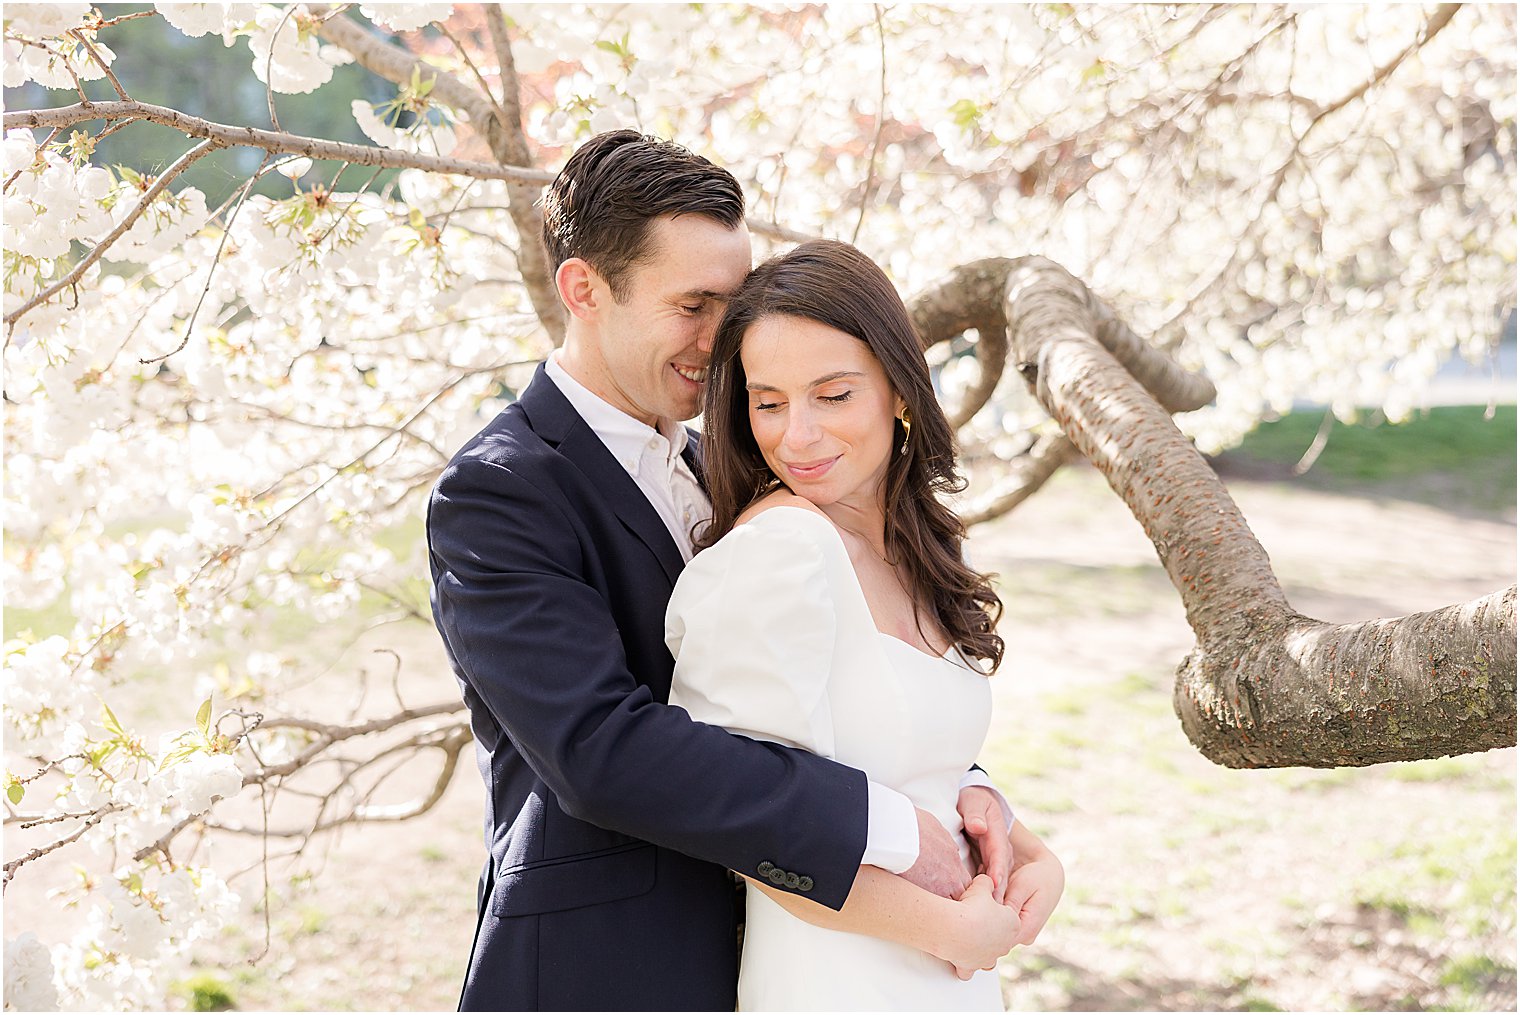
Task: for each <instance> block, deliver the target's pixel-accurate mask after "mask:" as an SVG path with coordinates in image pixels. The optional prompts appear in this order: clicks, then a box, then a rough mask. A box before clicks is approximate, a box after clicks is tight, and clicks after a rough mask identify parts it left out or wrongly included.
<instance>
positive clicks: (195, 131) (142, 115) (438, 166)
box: [4, 102, 554, 184]
mask: <svg viewBox="0 0 1520 1015" xmlns="http://www.w3.org/2000/svg"><path fill="white" fill-rule="evenodd" d="M122 118H126V119H132V120H147V121H149V122H150V123H161V124H163V125H164V126H166V127H173V128H174V129H175V130H178V131H181V132H183V133H185V134H189V135H190V136H192V137H204V138H210V139H212V140H215V141H216V142H218V144H219V146H223V147H234V146H242V147H248V148H262V149H264V150H265V151H267V152H274V153H276V154H281V155H305V156H306V157H307V158H313V159H334V160H337V161H342V162H352V163H355V164H356V165H361V166H383V167H386V168H389V169H422V170H425V171H427V172H430V173H450V174H453V175H455V176H473V177H475V178H477V179H482V180H508V181H518V182H522V183H532V184H544V183H548V182H549V181H550V180H552V179H553V178H554V176H553V174H552V173H545V172H542V171H540V170H536V169H520V168H517V167H514V166H500V165H494V164H492V163H490V162H469V161H466V160H464V159H450V158H443V157H442V156H438V155H423V154H421V153H420V152H404V151H400V150H398V149H395V148H380V147H377V146H371V145H358V144H350V143H349V142H347V141H327V140H324V139H322V138H314V137H302V136H301V135H299V134H290V133H286V132H284V131H276V130H259V129H258V128H255V127H233V126H229V125H228V124H223V123H212V122H211V121H210V120H202V119H201V118H200V117H196V116H190V115H188V114H185V113H181V112H180V111H179V110H177V109H170V108H168V107H166V106H154V105H151V104H149V103H146V102H89V103H85V102H81V103H77V104H75V105H72V106H61V107H58V108H56V109H27V110H20V111H18V112H13V113H6V114H5V117H4V124H5V129H6V130H10V129H11V128H13V127H67V126H69V125H71V124H75V123H79V122H81V121H84V120H116V119H122Z"/></svg>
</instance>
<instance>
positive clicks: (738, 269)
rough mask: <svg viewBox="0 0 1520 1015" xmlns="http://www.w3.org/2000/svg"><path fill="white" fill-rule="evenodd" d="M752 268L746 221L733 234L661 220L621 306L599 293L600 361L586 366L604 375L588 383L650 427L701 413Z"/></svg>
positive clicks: (719, 226) (688, 218) (707, 221)
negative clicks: (721, 332) (733, 304)
mask: <svg viewBox="0 0 1520 1015" xmlns="http://www.w3.org/2000/svg"><path fill="white" fill-rule="evenodd" d="M749 268H750V247H749V230H747V229H745V227H744V225H743V224H742V223H741V224H740V225H739V226H738V228H735V229H730V228H729V227H728V226H725V225H724V224H723V223H721V222H719V221H717V220H716V219H712V218H708V217H707V216H705V215H679V216H674V217H671V216H664V217H661V218H658V219H655V220H654V221H653V222H652V223H651V224H650V227H649V254H648V256H647V257H646V258H645V259H644V261H643V263H641V264H639V265H636V266H634V267H633V268H632V269H630V271H629V274H628V278H627V285H626V287H625V290H624V298H623V301H622V302H618V301H616V300H614V299H612V298H611V291H610V289H604V290H602V291H600V292H599V293H598V297H599V307H598V323H599V325H600V327H599V328H598V329H597V336H598V337H597V340H596V341H595V343H594V344H595V346H596V348H595V350H594V355H592V356H589V357H587V360H599V361H600V362H599V363H594V362H588V363H587V365H588V366H591V367H592V368H593V372H600V374H601V376H600V377H598V378H596V380H597V382H598V383H588V385H587V386H588V387H591V388H592V390H594V391H596V393H597V394H599V395H601V396H602V397H603V398H604V399H606V400H607V401H608V402H610V403H612V404H613V405H614V406H616V407H617V408H619V409H621V410H623V411H624V412H626V413H628V414H629V415H630V416H633V417H634V418H635V419H640V420H643V421H644V422H646V423H649V424H651V425H653V423H654V421H655V420H656V419H658V418H661V417H663V418H666V419H690V418H692V417H693V416H695V415H696V414H697V413H698V412H700V411H701V408H702V387H703V384H704V383H705V381H706V380H707V361H708V357H709V356H710V354H711V352H712V340H713V334H714V333H715V332H716V331H717V328H718V321H719V320H720V319H721V318H722V316H723V310H724V307H725V306H726V304H727V302H728V297H729V296H730V295H732V294H733V292H734V291H735V290H736V289H738V288H739V285H740V283H742V282H743V281H744V276H745V275H747V274H749ZM597 281H598V284H600V285H602V286H605V283H603V282H601V280H600V279H598V280H597ZM585 351H586V352H588V353H590V352H592V350H590V349H587V350H585ZM598 367H599V368H600V370H599V371H598V370H597V368H598ZM587 380H588V379H586V378H583V379H582V383H587Z"/></svg>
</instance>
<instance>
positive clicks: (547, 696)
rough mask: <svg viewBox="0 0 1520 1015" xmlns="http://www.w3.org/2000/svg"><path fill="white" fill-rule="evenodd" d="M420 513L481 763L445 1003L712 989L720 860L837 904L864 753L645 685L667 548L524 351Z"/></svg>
mask: <svg viewBox="0 0 1520 1015" xmlns="http://www.w3.org/2000/svg"><path fill="white" fill-rule="evenodd" d="M427 533H428V549H429V555H430V566H431V569H432V576H433V615H434V618H435V620H436V622H437V625H438V629H439V631H440V632H441V633H442V635H443V640H444V644H445V646H446V648H447V651H448V655H449V659H450V662H451V663H452V665H453V667H454V671H455V675H456V676H457V678H458V680H459V685H460V688H461V690H462V691H463V694H464V699H465V702H466V704H467V705H468V706H469V710H470V722H471V726H472V728H473V730H474V735H475V743H476V755H477V760H478V762H479V765H480V773H481V776H482V777H483V778H484V780H485V785H486V829H485V832H486V843H487V847H488V849H489V852H490V857H489V859H488V861H487V863H486V868H485V872H484V873H483V875H482V879H481V892H480V898H479V900H478V901H479V925H478V929H477V931H476V937H475V945H474V948H473V949H472V952H471V956H470V962H469V969H468V972H467V974H466V978H465V984H464V990H463V994H462V996H461V998H460V1007H461V1008H462V1009H465V1010H489V1009H496V1010H517V1011H526V1010H609V1009H641V1010H652V1009H673V1010H707V1011H717V1010H728V1011H731V1010H733V1007H734V999H735V987H736V983H737V976H738V956H737V950H736V948H735V935H734V926H735V908H734V907H735V899H736V894H735V891H734V888H733V882H732V878H731V876H730V875H729V874H728V870H727V869H728V868H732V869H733V870H737V871H742V872H744V873H747V874H754V875H757V876H766V875H769V876H770V877H771V880H773V881H776V880H778V875H784V874H786V873H788V872H789V873H790V874H792V875H796V876H795V877H789V878H786V879H785V880H784V881H783V883H782V885H781V887H783V888H787V889H789V890H792V891H797V892H801V891H803V889H806V890H807V896H806V897H808V898H810V899H812V900H814V901H816V902H819V903H822V904H824V905H827V906H830V907H833V908H836V909H837V908H838V907H839V906H841V905H843V903H844V899H845V897H846V896H847V895H848V894H849V890H850V886H851V884H852V883H853V880H854V877H855V873H856V870H857V869H858V867H859V864H860V858H861V854H862V852H863V850H864V848H865V838H866V781H865V776H864V775H863V774H862V773H861V772H859V771H857V770H855V769H852V768H847V767H845V766H842V765H839V764H837V763H834V762H831V761H828V760H825V759H822V758H818V757H815V756H814V755H811V754H809V753H807V752H804V751H797V750H792V749H789V748H784V747H780V746H778V745H775V744H768V743H762V742H758V741H754V740H749V739H746V738H744V737H739V736H734V735H731V734H729V733H727V732H725V731H724V730H722V729H719V728H716V727H712V726H707V725H704V724H702V723H698V722H694V721H692V720H691V719H690V718H689V717H688V716H687V715H686V713H685V712H684V711H683V710H681V709H680V708H677V707H673V706H670V705H667V704H665V702H666V700H667V698H668V695H669V693H670V678H671V671H672V669H673V668H674V662H673V660H672V658H671V655H670V652H669V650H668V649H667V648H666V647H665V641H664V615H665V607H666V604H667V603H668V601H669V599H670V594H671V590H672V588H673V587H674V584H675V580H676V578H677V576H678V575H679V574H680V571H681V568H682V567H683V562H682V558H681V554H680V551H679V550H678V549H677V548H676V545H675V543H674V541H673V540H672V539H671V537H670V534H669V532H668V531H667V530H666V528H665V525H664V523H663V522H662V521H661V520H660V517H659V515H658V514H657V513H656V512H655V509H654V508H653V507H652V506H651V505H650V503H649V501H648V500H647V499H646V498H645V497H644V495H643V493H642V492H641V491H640V490H639V488H638V486H637V484H636V483H635V482H634V481H633V479H632V478H631V477H630V476H629V475H628V473H627V472H626V471H624V469H623V468H622V466H621V465H619V464H618V462H617V460H616V459H615V458H614V457H613V456H612V454H611V452H609V451H608V450H607V448H606V446H605V445H604V444H603V443H602V441H601V439H600V438H599V437H598V436H597V435H596V433H595V432H594V431H593V430H592V429H591V427H590V426H589V425H588V424H587V423H586V422H585V421H584V420H582V419H581V417H580V416H579V415H578V414H577V413H576V412H575V410H574V409H573V408H572V407H571V405H570V403H569V402H568V401H567V400H566V399H565V397H564V395H563V394H561V393H560V391H559V389H558V388H557V387H556V386H555V385H554V383H553V382H552V381H551V380H550V379H549V378H548V377H547V376H546V375H545V373H544V370H543V368H542V367H540V368H539V370H538V372H537V374H536V375H535V376H534V378H533V381H532V383H531V384H529V386H528V388H527V389H526V391H525V392H524V393H523V395H522V398H521V399H520V400H519V401H518V402H516V403H514V404H513V405H511V406H509V407H508V408H507V409H505V410H504V411H503V412H502V413H501V414H500V415H498V416H497V417H496V418H495V419H494V420H493V421H492V422H491V423H490V425H488V426H487V427H486V428H485V429H484V430H482V431H481V432H480V433H479V434H477V435H476V436H475V437H474V438H473V439H471V440H470V441H469V442H468V443H467V444H466V445H465V446H464V448H463V449H461V450H460V452H459V453H458V454H457V455H456V456H455V457H454V459H453V460H452V461H451V462H450V463H449V466H448V468H447V469H445V471H444V473H443V475H442V476H441V477H440V479H439V480H438V484H437V486H436V487H435V488H434V491H433V496H432V500H431V502H430V504H429V507H428V522H427ZM777 637H785V632H780V631H778V632H777ZM762 866H763V870H762Z"/></svg>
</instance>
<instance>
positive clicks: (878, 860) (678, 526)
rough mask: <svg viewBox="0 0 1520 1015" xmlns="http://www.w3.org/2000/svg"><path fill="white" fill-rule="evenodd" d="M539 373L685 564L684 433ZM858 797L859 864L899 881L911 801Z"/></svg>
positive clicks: (554, 374) (690, 490)
mask: <svg viewBox="0 0 1520 1015" xmlns="http://www.w3.org/2000/svg"><path fill="white" fill-rule="evenodd" d="M544 372H545V373H547V374H548V375H549V379H550V380H551V381H553V382H554V385H555V387H557V388H559V390H560V393H561V394H562V395H564V396H565V400H566V401H568V402H569V403H570V406H571V408H573V409H574V410H575V411H576V413H577V414H578V415H579V416H580V417H581V419H583V420H585V421H586V423H587V425H588V426H590V427H591V429H592V430H593V431H594V432H595V433H596V435H597V437H599V438H601V441H602V444H603V445H605V446H606V448H607V450H608V451H610V452H611V453H612V457H613V458H616V459H617V461H618V464H619V465H621V466H622V467H623V468H624V469H625V470H627V472H628V475H629V476H630V477H631V478H632V479H633V481H634V482H635V483H636V484H638V487H639V490H640V491H641V492H642V493H643V494H644V496H645V497H647V498H648V499H649V503H650V505H652V506H653V507H654V509H655V511H656V512H657V513H658V514H659V516H660V520H661V521H663V522H664V523H665V527H666V528H667V529H668V530H669V531H670V535H671V538H672V539H673V540H675V544H676V546H677V548H679V549H680V551H681V557H682V559H683V560H686V561H690V560H691V557H692V537H691V532H692V527H693V526H694V525H699V524H701V523H704V522H706V521H707V519H708V518H709V517H710V516H711V514H712V504H711V503H710V502H709V501H708V499H707V495H706V494H705V493H703V492H702V487H701V485H700V484H698V483H697V478H696V476H694V475H693V474H692V472H691V469H690V468H689V467H688V466H687V464H686V459H685V458H683V457H681V452H682V451H684V450H685V448H686V440H687V436H686V427H684V426H683V425H681V424H680V423H679V422H676V421H674V420H666V419H662V420H660V421H659V427H658V428H655V427H652V426H649V425H648V424H646V423H643V422H641V421H639V420H636V419H634V418H633V417H632V416H630V415H628V414H627V413H625V412H623V411H622V410H621V409H617V408H614V407H613V406H612V405H610V404H609V403H608V402H607V401H606V400H605V399H603V398H602V397H601V396H600V395H597V394H596V393H594V392H592V391H591V390H590V389H589V388H587V387H586V386H585V385H583V384H581V383H580V382H579V381H577V380H576V379H575V378H574V377H571V376H570V373H569V372H568V371H567V370H566V369H565V368H564V366H562V365H561V364H560V361H559V353H558V352H557V351H556V352H555V353H553V354H552V355H551V356H550V357H549V359H548V361H547V362H546V363H545V364H544ZM966 786H987V787H989V788H993V787H992V783H991V781H990V780H988V779H987V777H986V775H985V774H984V773H982V772H980V771H977V770H973V771H970V772H967V773H966V776H965V778H964V779H962V780H961V787H962V788H965V787H966ZM993 789H994V792H996V789H995V788H993ZM866 790H867V800H866V849H865V853H864V854H863V855H862V856H861V858H860V862H861V863H863V864H871V865H872V866H875V867H880V868H882V869H883V870H887V871H891V872H892V873H894V874H901V873H902V872H903V871H905V870H907V869H908V868H909V867H911V866H913V864H914V863H915V862H916V861H917V860H918V846H919V843H918V814H917V811H916V810H915V808H914V806H913V802H912V801H911V800H909V799H908V798H907V797H906V796H904V795H903V794H901V793H899V792H897V791H896V790H892V789H888V788H887V787H885V786H881V785H879V784H877V783H874V782H867V783H866ZM998 800H999V803H1001V804H1002V807H1003V813H1004V816H1005V817H1006V818H1007V820H1008V826H1009V828H1010V829H1011V828H1012V827H1013V814H1012V812H1011V811H1010V810H1009V808H1008V804H1007V803H1006V802H1005V801H1003V799H1002V795H1001V794H998Z"/></svg>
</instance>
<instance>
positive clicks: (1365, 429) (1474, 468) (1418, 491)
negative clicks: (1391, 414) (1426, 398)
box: [1222, 405, 1516, 511]
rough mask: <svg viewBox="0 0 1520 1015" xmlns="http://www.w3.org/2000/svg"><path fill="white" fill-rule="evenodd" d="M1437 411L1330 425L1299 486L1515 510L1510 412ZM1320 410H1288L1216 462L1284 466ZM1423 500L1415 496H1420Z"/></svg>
mask: <svg viewBox="0 0 1520 1015" xmlns="http://www.w3.org/2000/svg"><path fill="white" fill-rule="evenodd" d="M1486 413H1487V408H1486V407H1485V406H1480V405H1454V406H1437V407H1435V408H1431V409H1427V410H1425V411H1424V412H1421V413H1419V414H1418V415H1416V416H1415V417H1414V418H1413V419H1411V420H1409V421H1407V422H1404V423H1399V424H1396V425H1395V424H1391V423H1388V422H1386V421H1384V420H1383V419H1382V416H1381V414H1380V413H1377V414H1371V415H1369V416H1368V418H1367V419H1365V420H1364V421H1359V422H1357V423H1353V424H1350V425H1348V424H1345V423H1342V422H1340V421H1339V420H1336V421H1335V422H1334V423H1333V424H1332V426H1331V429H1330V435H1329V439H1328V441H1327V443H1326V445H1325V449H1324V451H1323V452H1322V453H1321V454H1320V456H1319V458H1318V460H1316V461H1315V463H1314V465H1313V467H1312V468H1311V469H1310V470H1309V471H1308V472H1307V473H1306V474H1305V475H1304V476H1302V477H1300V481H1301V482H1305V483H1308V484H1310V485H1313V486H1316V487H1319V488H1323V489H1335V490H1358V491H1364V490H1368V489H1369V488H1370V489H1376V488H1380V487H1392V486H1397V487H1399V488H1400V493H1401V495H1408V496H1410V497H1411V499H1415V500H1440V501H1441V502H1443V503H1447V504H1451V503H1465V504H1470V505H1472V506H1473V507H1477V508H1480V509H1483V510H1488V511H1493V510H1504V509H1506V508H1513V507H1514V504H1515V450H1516V442H1515V407H1514V406H1513V405H1501V406H1497V407H1495V412H1494V416H1493V418H1492V419H1485V418H1484V416H1485V414H1486ZM1324 419H1325V416H1324V413H1323V412H1320V411H1318V410H1314V411H1308V412H1293V413H1289V414H1288V415H1286V416H1283V417H1282V418H1281V419H1278V420H1275V421H1272V422H1269V423H1263V424H1262V425H1260V426H1259V427H1257V428H1256V429H1255V430H1253V431H1252V432H1251V433H1250V434H1248V435H1247V436H1246V438H1245V440H1244V441H1242V442H1241V444H1240V446H1239V447H1237V448H1236V449H1234V450H1233V451H1231V452H1229V453H1228V454H1227V455H1225V456H1223V458H1222V462H1223V463H1224V464H1225V465H1226V467H1228V465H1229V463H1231V462H1234V461H1240V460H1245V461H1252V460H1254V461H1257V462H1268V463H1274V464H1278V465H1282V466H1292V465H1293V464H1295V463H1296V462H1298V460H1299V459H1300V458H1302V457H1303V454H1304V452H1305V451H1307V450H1308V449H1309V447H1310V445H1311V444H1313V443H1314V438H1315V434H1316V433H1317V432H1318V431H1319V428H1320V426H1321V424H1322V423H1323V422H1324ZM1422 494H1423V496H1422Z"/></svg>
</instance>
